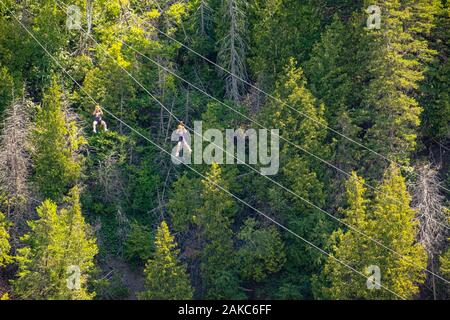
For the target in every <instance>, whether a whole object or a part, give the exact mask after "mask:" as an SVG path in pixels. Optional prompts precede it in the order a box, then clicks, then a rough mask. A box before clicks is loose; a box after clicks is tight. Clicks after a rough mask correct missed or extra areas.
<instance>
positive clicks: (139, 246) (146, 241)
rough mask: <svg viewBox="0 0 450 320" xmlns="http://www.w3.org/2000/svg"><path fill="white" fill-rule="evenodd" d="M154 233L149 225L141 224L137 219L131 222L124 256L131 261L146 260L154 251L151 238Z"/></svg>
mask: <svg viewBox="0 0 450 320" xmlns="http://www.w3.org/2000/svg"><path fill="white" fill-rule="evenodd" d="M152 238H153V234H152V232H151V230H150V228H149V227H147V226H145V225H141V224H139V223H138V222H136V221H133V222H132V223H131V229H130V232H129V233H128V237H127V240H126V242H125V247H124V252H123V253H124V257H125V259H126V260H128V261H131V262H145V261H147V260H148V259H149V258H150V257H151V255H152V253H153V250H154V248H153V244H152V242H151V241H150V239H152Z"/></svg>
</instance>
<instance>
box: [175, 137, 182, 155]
mask: <svg viewBox="0 0 450 320" xmlns="http://www.w3.org/2000/svg"><path fill="white" fill-rule="evenodd" d="M181 145H182V143H181V141H178V143H177V148H176V149H175V157H177V158H178V157H179V156H180V151H181Z"/></svg>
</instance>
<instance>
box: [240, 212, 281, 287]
mask: <svg viewBox="0 0 450 320" xmlns="http://www.w3.org/2000/svg"><path fill="white" fill-rule="evenodd" d="M261 225H262V224H261V223H259V222H258V221H257V220H255V219H253V218H248V219H247V220H246V221H245V222H244V226H243V227H242V229H241V230H240V231H239V234H238V236H237V238H238V240H240V241H242V245H241V247H240V248H239V250H238V252H237V261H238V262H237V264H238V270H239V273H240V275H241V277H242V278H243V279H245V280H255V281H258V282H261V281H262V280H264V279H266V278H267V277H268V276H269V274H271V273H275V272H277V271H279V270H280V269H281V267H282V266H283V264H284V263H285V261H286V254H285V250H284V243H283V240H282V239H281V235H280V233H279V232H278V231H277V229H276V228H275V227H274V226H270V227H263V226H261Z"/></svg>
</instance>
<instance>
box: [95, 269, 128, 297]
mask: <svg viewBox="0 0 450 320" xmlns="http://www.w3.org/2000/svg"><path fill="white" fill-rule="evenodd" d="M93 286H94V291H95V293H96V296H95V299H96V300H125V299H127V298H128V297H129V295H130V292H129V290H128V288H127V287H126V286H125V285H124V283H123V282H122V280H121V278H120V276H119V275H118V274H116V273H115V274H114V275H113V276H112V277H111V279H100V280H95V281H94V284H93Z"/></svg>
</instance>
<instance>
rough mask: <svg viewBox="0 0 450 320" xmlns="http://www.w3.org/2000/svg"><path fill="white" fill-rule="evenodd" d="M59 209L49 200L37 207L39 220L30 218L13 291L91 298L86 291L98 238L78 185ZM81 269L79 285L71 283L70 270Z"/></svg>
mask: <svg viewBox="0 0 450 320" xmlns="http://www.w3.org/2000/svg"><path fill="white" fill-rule="evenodd" d="M65 201H66V205H65V206H63V207H61V208H60V210H59V212H58V208H57V206H56V204H55V203H53V202H52V201H50V200H46V201H44V202H43V203H42V205H41V206H39V207H38V208H37V213H38V216H39V220H37V221H30V222H29V226H30V228H31V231H30V232H29V233H27V234H26V235H25V236H23V237H22V241H24V242H25V243H26V246H25V247H23V248H20V249H18V250H17V256H16V261H17V264H18V267H19V271H18V273H17V279H16V280H14V281H13V287H14V294H15V295H16V296H18V297H20V298H23V299H50V300H53V299H63V300H65V299H69V300H78V299H83V300H84V299H92V298H93V297H94V296H95V293H90V292H88V291H87V282H88V279H89V278H88V275H89V272H90V271H91V270H92V268H93V267H94V256H95V255H96V254H97V251H98V249H97V245H96V243H95V241H96V240H95V238H93V237H92V236H91V231H90V227H89V225H87V224H86V223H85V222H84V218H83V216H82V213H81V207H80V202H79V191H78V188H77V187H75V188H73V189H72V190H71V191H70V195H69V196H68V197H67V198H66V199H65ZM73 266H75V267H76V268H79V270H80V278H79V285H80V286H79V288H77V287H76V286H69V281H70V277H71V274H69V270H70V269H71V268H72V267H73Z"/></svg>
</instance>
